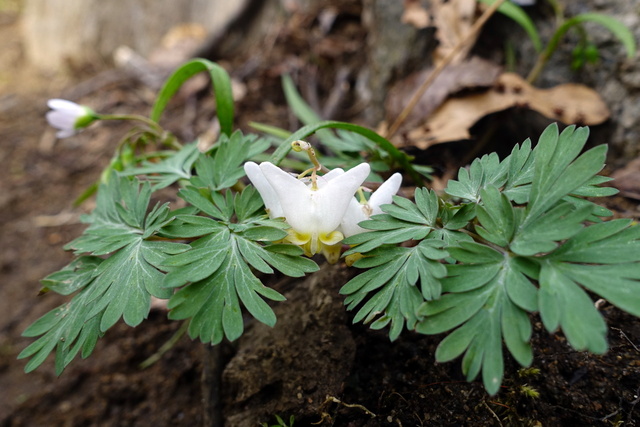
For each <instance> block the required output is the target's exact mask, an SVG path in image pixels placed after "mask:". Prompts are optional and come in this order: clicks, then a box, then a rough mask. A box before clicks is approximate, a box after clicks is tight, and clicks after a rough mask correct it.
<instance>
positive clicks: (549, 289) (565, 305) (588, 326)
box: [538, 262, 607, 354]
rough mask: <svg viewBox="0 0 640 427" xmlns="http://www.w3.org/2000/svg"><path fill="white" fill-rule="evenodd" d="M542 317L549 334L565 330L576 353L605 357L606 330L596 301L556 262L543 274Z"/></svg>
mask: <svg viewBox="0 0 640 427" xmlns="http://www.w3.org/2000/svg"><path fill="white" fill-rule="evenodd" d="M538 294H539V300H538V301H539V307H540V317H541V318H542V322H543V324H544V326H545V327H546V328H547V330H548V331H550V332H554V331H555V330H556V329H557V328H558V327H560V328H561V329H562V331H563V332H564V334H565V336H566V337H567V340H568V341H569V344H571V346H572V347H573V348H575V349H576V350H589V351H591V352H593V353H598V354H602V353H604V352H605V351H606V350H607V339H606V334H607V326H606V324H605V322H604V319H603V318H602V316H601V315H600V313H598V310H597V309H596V308H595V307H594V305H593V301H592V300H591V298H589V296H588V295H587V293H586V292H584V291H583V290H582V289H581V288H580V286H578V284H577V283H576V282H575V281H574V280H572V279H571V277H570V276H567V275H566V274H564V272H563V271H562V269H559V268H558V266H557V265H556V264H555V263H553V262H545V263H543V264H542V266H541V270H540V291H539V293H538Z"/></svg>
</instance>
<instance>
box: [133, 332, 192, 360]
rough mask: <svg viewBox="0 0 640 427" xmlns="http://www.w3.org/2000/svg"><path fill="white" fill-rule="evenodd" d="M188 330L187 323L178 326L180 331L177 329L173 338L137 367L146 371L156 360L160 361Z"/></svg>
mask: <svg viewBox="0 0 640 427" xmlns="http://www.w3.org/2000/svg"><path fill="white" fill-rule="evenodd" d="M188 328H189V322H184V323H182V326H180V329H178V330H177V331H176V332H175V333H174V334H173V336H172V337H171V338H169V341H167V342H166V343H164V344H163V345H162V347H160V348H159V349H158V351H156V352H155V353H154V354H153V355H152V356H151V357H149V358H148V359H147V360H145V361H143V362H142V363H140V365H139V367H140V369H147V368H148V367H149V366H151V365H153V364H154V363H156V362H157V361H158V360H160V358H161V357H162V356H163V355H164V354H165V353H166V352H167V351H169V350H171V349H172V348H173V347H174V346H175V345H176V344H177V343H178V341H179V340H180V338H182V336H183V335H184V333H185V332H187V329H188Z"/></svg>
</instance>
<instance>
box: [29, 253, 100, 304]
mask: <svg viewBox="0 0 640 427" xmlns="http://www.w3.org/2000/svg"><path fill="white" fill-rule="evenodd" d="M101 262H102V258H98V257H95V256H81V257H79V258H76V259H75V260H73V261H72V262H71V263H69V265H67V266H65V267H64V268H63V269H62V270H60V271H57V272H55V273H51V274H50V275H48V276H47V277H45V278H44V279H42V290H41V291H40V292H48V291H53V292H56V293H58V294H61V295H70V294H72V293H74V292H76V291H79V290H80V289H82V288H84V287H85V286H87V285H88V284H89V283H91V280H93V277H94V274H95V271H96V268H98V266H99V265H100V263H101Z"/></svg>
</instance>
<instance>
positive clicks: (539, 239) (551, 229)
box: [510, 202, 592, 255]
mask: <svg viewBox="0 0 640 427" xmlns="http://www.w3.org/2000/svg"><path fill="white" fill-rule="evenodd" d="M591 212H592V207H591V205H590V204H587V205H584V206H581V207H580V208H577V209H576V208H575V207H574V206H573V205H572V204H570V203H564V202H563V203H560V204H558V205H556V206H555V207H554V208H553V209H551V210H549V211H548V212H545V213H544V214H543V215H541V216H538V217H537V218H536V219H535V220H533V221H530V222H525V223H524V224H523V225H521V226H520V227H519V228H518V231H517V232H516V234H515V236H514V238H513V241H512V242H511V245H510V248H511V250H513V251H514V252H515V253H517V254H518V255H535V254H539V253H545V252H550V251H552V250H554V249H555V248H556V247H557V246H558V244H559V243H558V242H560V241H562V240H564V239H568V238H569V237H571V236H573V235H574V234H576V233H578V232H579V231H580V230H582V229H583V227H584V225H583V222H584V221H585V220H586V219H587V218H589V216H590V215H591Z"/></svg>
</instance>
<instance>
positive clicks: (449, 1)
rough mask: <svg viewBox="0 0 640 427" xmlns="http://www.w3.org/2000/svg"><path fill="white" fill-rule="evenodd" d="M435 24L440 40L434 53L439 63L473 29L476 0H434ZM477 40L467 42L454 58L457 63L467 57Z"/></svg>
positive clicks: (436, 61) (437, 37) (435, 60)
mask: <svg viewBox="0 0 640 427" xmlns="http://www.w3.org/2000/svg"><path fill="white" fill-rule="evenodd" d="M431 6H432V10H433V25H434V26H435V27H436V39H438V41H439V42H440V43H439V45H438V47H437V48H436V49H435V51H434V53H433V62H434V64H437V63H438V62H439V61H441V60H442V59H444V58H446V57H447V55H449V53H450V52H451V51H452V50H453V49H454V48H455V47H456V45H458V44H459V42H460V41H461V40H462V39H463V38H464V37H465V36H466V35H467V34H469V32H470V31H471V27H472V26H473V22H474V17H475V14H476V8H477V1H476V0H433V1H432V3H431ZM474 44H475V40H471V41H470V42H469V43H467V45H466V47H465V48H463V49H461V51H460V53H458V54H457V55H456V56H455V58H454V59H453V61H452V63H453V64H456V63H459V62H461V61H462V60H464V58H466V57H467V55H468V53H469V51H470V50H471V48H472V47H473V45H474Z"/></svg>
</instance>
